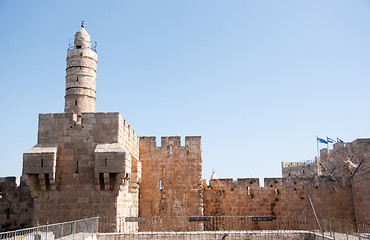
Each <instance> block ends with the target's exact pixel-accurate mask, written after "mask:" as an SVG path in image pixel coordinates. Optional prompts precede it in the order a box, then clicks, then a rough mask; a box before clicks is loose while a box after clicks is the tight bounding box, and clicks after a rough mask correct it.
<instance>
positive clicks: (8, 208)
mask: <svg viewBox="0 0 370 240" xmlns="http://www.w3.org/2000/svg"><path fill="white" fill-rule="evenodd" d="M33 207H34V205H33V198H32V197H31V194H30V192H29V189H28V187H27V186H26V185H24V184H21V185H19V179H18V178H16V177H5V178H0V232H2V231H9V230H13V229H18V228H25V227H31V220H32V218H33V215H34V208H33Z"/></svg>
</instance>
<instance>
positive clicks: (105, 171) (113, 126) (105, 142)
mask: <svg viewBox="0 0 370 240" xmlns="http://www.w3.org/2000/svg"><path fill="white" fill-rule="evenodd" d="M96 66H97V54H96V52H95V51H94V50H93V49H91V46H90V36H89V34H88V33H87V32H86V30H85V29H84V28H83V27H82V28H81V29H80V30H79V31H78V32H77V33H76V34H75V41H74V46H73V47H72V48H71V47H70V48H69V49H68V52H67V68H66V93H65V109H64V113H53V114H40V115H39V129H38V138H37V145H35V146H34V147H32V148H31V149H29V150H28V151H26V152H25V153H24V154H23V172H22V181H23V182H24V181H25V182H26V184H27V186H29V188H30V191H31V195H32V197H33V199H34V209H33V210H34V214H33V216H32V217H33V218H32V219H33V220H32V221H33V224H35V223H36V222H39V223H40V224H45V223H47V222H49V223H55V222H61V221H69V220H74V219H81V218H86V217H93V216H105V217H113V218H114V217H116V216H129V217H136V216H138V207H139V205H138V203H139V199H138V198H139V183H140V179H141V163H140V160H139V136H138V135H137V134H136V133H135V131H134V130H133V129H132V127H131V125H130V124H129V123H128V122H127V121H126V120H125V119H124V118H123V117H122V116H121V114H120V113H96V112H95V82H96Z"/></svg>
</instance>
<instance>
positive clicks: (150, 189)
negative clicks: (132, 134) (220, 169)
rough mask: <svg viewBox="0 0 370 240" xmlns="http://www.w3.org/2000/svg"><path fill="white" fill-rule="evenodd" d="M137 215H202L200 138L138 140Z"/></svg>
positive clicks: (145, 138) (147, 138)
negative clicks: (138, 206)
mask: <svg viewBox="0 0 370 240" xmlns="http://www.w3.org/2000/svg"><path fill="white" fill-rule="evenodd" d="M140 160H141V162H142V175H143V178H142V181H141V185H140V209H139V216H141V217H152V216H202V215H203V208H202V202H203V201H202V199H203V198H202V157H201V138H200V137H196V136H193V137H185V146H181V138H180V137H162V138H161V146H160V147H157V146H156V138H155V137H141V138H140Z"/></svg>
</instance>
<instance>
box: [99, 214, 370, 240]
mask: <svg viewBox="0 0 370 240" xmlns="http://www.w3.org/2000/svg"><path fill="white" fill-rule="evenodd" d="M233 231H238V232H240V231H244V232H249V233H252V232H254V233H257V232H258V231H273V232H274V234H282V233H284V234H287V233H291V232H292V231H296V232H297V231H298V232H302V233H309V234H317V235H320V236H323V237H328V238H332V239H333V238H334V239H336V238H337V239H340V237H339V236H346V237H348V236H352V237H360V238H363V239H370V235H369V234H370V224H366V223H361V224H356V223H353V222H348V221H343V220H338V219H324V218H315V217H311V218H307V217H304V216H296V217H291V216H285V217H284V216H280V217H264V218H258V217H252V216H208V217H151V218H132V217H130V218H127V217H116V218H99V233H107V232H110V233H112V232H115V233H125V234H131V233H135V232H136V233H137V234H139V235H140V234H141V236H143V233H149V232H151V233H155V232H157V233H159V232H183V233H184V232H203V233H204V232H225V233H228V232H233ZM256 231H257V232H256ZM259 234H260V233H259ZM346 239H347V238H346ZM356 239H358V238H356Z"/></svg>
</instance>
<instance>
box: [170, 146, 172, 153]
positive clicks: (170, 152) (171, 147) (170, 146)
mask: <svg viewBox="0 0 370 240" xmlns="http://www.w3.org/2000/svg"><path fill="white" fill-rule="evenodd" d="M170 154H172V145H171V146H170Z"/></svg>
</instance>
